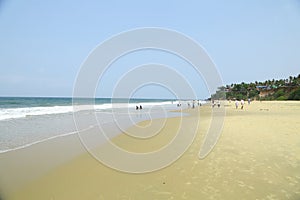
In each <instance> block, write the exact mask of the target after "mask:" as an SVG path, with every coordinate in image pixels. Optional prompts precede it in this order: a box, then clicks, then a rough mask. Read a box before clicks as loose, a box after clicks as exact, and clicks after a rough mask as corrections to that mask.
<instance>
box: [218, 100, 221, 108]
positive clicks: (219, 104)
mask: <svg viewBox="0 0 300 200" xmlns="http://www.w3.org/2000/svg"><path fill="white" fill-rule="evenodd" d="M217 105H218V108H220V106H221V102H220V100H218V102H217Z"/></svg>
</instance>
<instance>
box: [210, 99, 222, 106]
mask: <svg viewBox="0 0 300 200" xmlns="http://www.w3.org/2000/svg"><path fill="white" fill-rule="evenodd" d="M216 105H217V106H218V108H220V107H221V102H220V100H218V101H217V102H215V100H212V101H211V107H213V108H214V107H215V106H216Z"/></svg>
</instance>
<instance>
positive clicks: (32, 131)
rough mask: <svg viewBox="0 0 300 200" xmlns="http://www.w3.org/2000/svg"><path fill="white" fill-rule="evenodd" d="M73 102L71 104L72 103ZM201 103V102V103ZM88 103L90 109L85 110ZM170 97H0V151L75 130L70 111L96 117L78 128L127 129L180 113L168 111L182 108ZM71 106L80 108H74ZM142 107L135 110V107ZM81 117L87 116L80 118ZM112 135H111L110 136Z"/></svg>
mask: <svg viewBox="0 0 300 200" xmlns="http://www.w3.org/2000/svg"><path fill="white" fill-rule="evenodd" d="M72 103H73V104H72ZM202 103H204V102H202ZM91 104H92V106H93V110H91V109H86V108H87V107H90V105H91ZM177 104H178V101H176V100H174V99H129V100H128V99H111V98H96V99H76V100H75V101H73V99H72V98H46V97H0V153H1V152H2V153H3V152H7V151H11V150H15V149H19V148H24V147H26V146H30V145H33V144H36V143H39V142H42V141H45V140H49V139H52V138H55V137H63V136H66V135H70V134H76V133H77V132H78V126H76V125H77V124H76V123H75V122H74V113H77V114H76V116H78V113H80V115H81V116H96V118H97V121H95V120H86V122H84V123H83V124H84V127H82V125H81V127H80V128H82V129H84V128H88V127H92V126H95V125H96V124H98V125H99V126H102V125H104V124H106V125H110V126H114V125H115V124H117V125H120V124H121V125H120V126H122V129H125V128H128V127H130V126H132V125H133V124H135V123H138V122H139V121H143V120H149V119H155V118H163V117H176V116H179V115H181V114H179V113H178V112H169V111H171V110H178V109H183V108H186V107H187V106H186V105H187V104H185V103H183V106H182V107H177ZM73 105H76V107H80V108H81V109H79V110H78V109H76V112H75V111H74V107H73ZM140 105H141V106H142V108H143V109H142V110H140V109H139V110H136V106H140ZM84 119H87V118H86V117H84ZM112 136H113V135H112Z"/></svg>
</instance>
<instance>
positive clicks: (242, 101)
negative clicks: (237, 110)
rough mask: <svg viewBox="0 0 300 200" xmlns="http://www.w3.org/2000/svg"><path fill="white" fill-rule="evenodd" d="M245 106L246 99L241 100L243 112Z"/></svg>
mask: <svg viewBox="0 0 300 200" xmlns="http://www.w3.org/2000/svg"><path fill="white" fill-rule="evenodd" d="M244 104H245V102H244V99H242V100H241V109H242V110H243V109H244Z"/></svg>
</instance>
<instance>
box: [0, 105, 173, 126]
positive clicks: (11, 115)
mask: <svg viewBox="0 0 300 200" xmlns="http://www.w3.org/2000/svg"><path fill="white" fill-rule="evenodd" d="M173 103H174V102H173ZM167 104H172V102H171V101H170V102H142V103H113V104H111V103H105V104H98V105H74V107H73V106H72V105H70V106H52V107H25V108H0V121H1V120H9V119H17V118H24V117H28V116H37V115H52V114H63V113H72V112H77V111H83V110H96V111H97V110H105V109H112V108H135V106H136V105H143V106H144V107H152V106H158V105H161V106H164V105H167ZM174 104H175V103H174Z"/></svg>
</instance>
